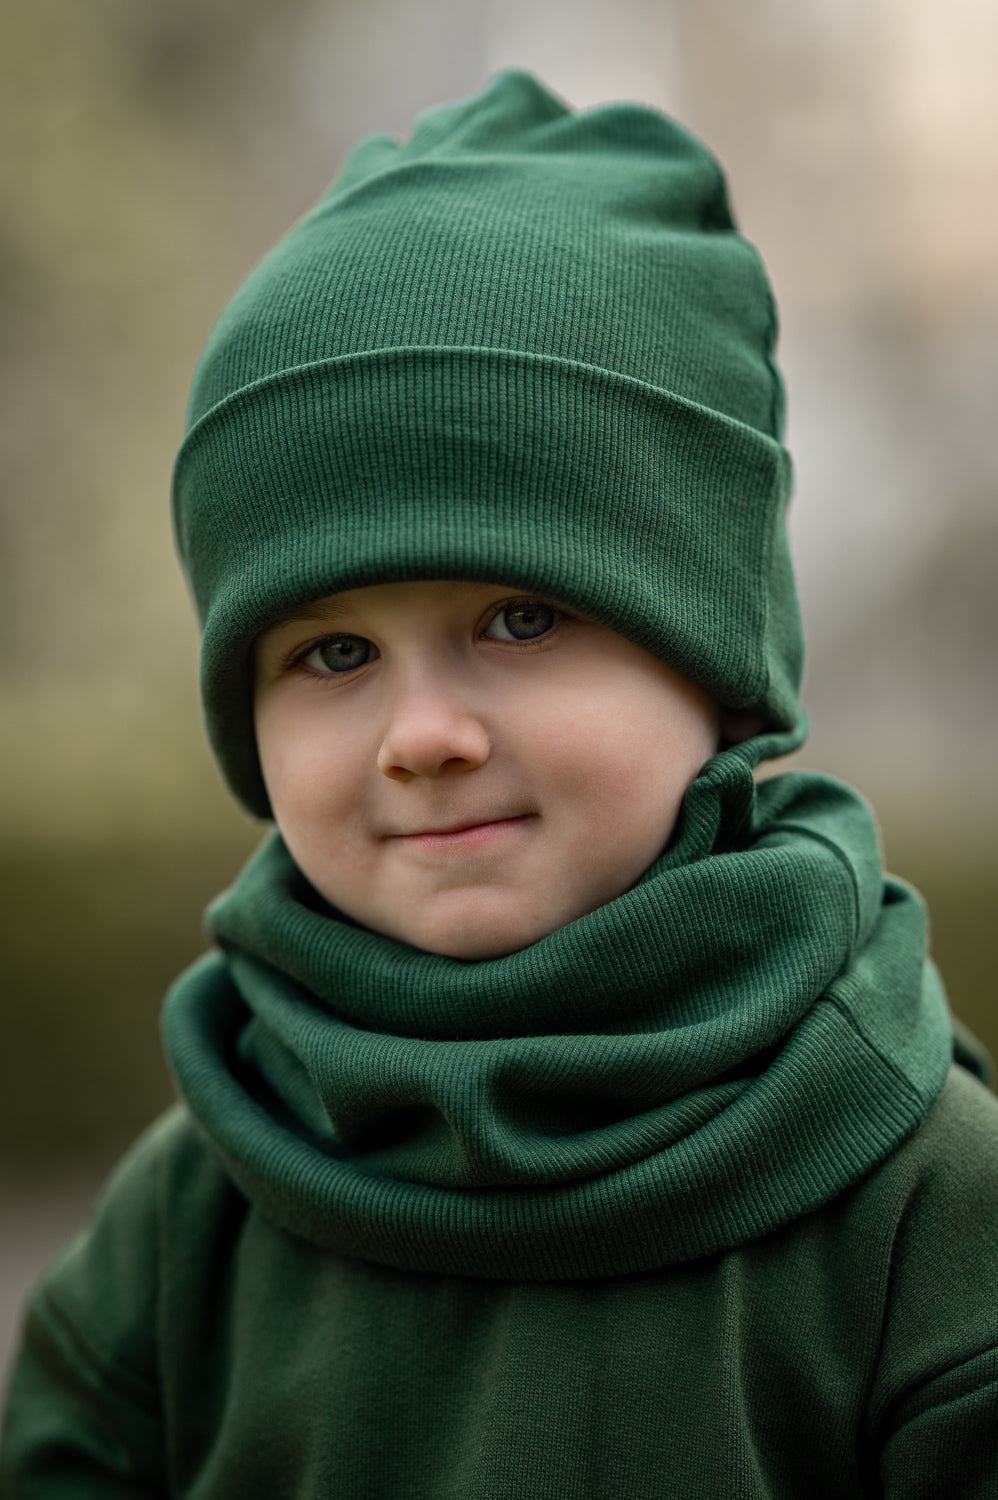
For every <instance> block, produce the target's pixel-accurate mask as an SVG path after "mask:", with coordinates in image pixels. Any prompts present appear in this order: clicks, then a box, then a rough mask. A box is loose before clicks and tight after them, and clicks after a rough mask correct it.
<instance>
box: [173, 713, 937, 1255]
mask: <svg viewBox="0 0 998 1500" xmlns="http://www.w3.org/2000/svg"><path fill="white" fill-rule="evenodd" d="M761 748H764V745H763V742H762V741H755V742H752V743H750V744H748V745H745V746H742V747H738V748H736V749H733V750H728V751H725V752H724V753H722V754H720V755H718V756H716V757H715V758H714V759H713V760H712V761H711V762H709V763H708V765H707V767H706V768H705V770H704V772H703V774H702V775H701V776H700V777H699V778H698V780H697V781H696V782H695V783H694V784H693V786H692V787H691V788H690V790H689V791H688V793H687V796H686V800H685V803H684V813H683V819H682V822H681V825H680V829H679V831H678V834H677V837H676V839H675V841H674V843H673V845H672V847H671V848H670V849H669V850H668V851H667V852H666V854H665V855H664V856H663V857H662V858H661V859H660V860H659V861H658V863H657V864H656V865H655V866H653V868H652V869H651V870H650V871H649V872H648V874H647V875H646V876H645V877H644V879H643V880H642V881H641V882H640V883H639V884H638V885H637V886H636V887H635V888H634V889H633V890H631V891H629V892H627V893H626V894H625V895H623V896H621V897H620V898H619V899H617V900H616V901H614V902H611V903H610V904H609V905H608V906H605V907H603V908H601V909H600V910H598V911H596V912H593V913H592V914H591V915H589V916H586V917H583V918H582V919H581V920H579V921H577V922H574V923H572V924H570V925H569V926H567V927H565V928H563V929H561V930H560V931H557V932H555V933H553V934H552V935H551V936H550V937H547V938H545V939H543V940H542V941H541V942H539V943H537V944H535V945H534V946H532V947H530V948H528V949H525V950H524V951H523V952H521V953H517V954H514V955H512V956H510V957H508V958H503V959H499V960H495V961H491V962H486V963H478V964H467V963H461V962H457V961H454V960H451V959H447V958H442V957H438V956H435V955H430V954H426V953H421V952H418V951H416V950H414V949H412V948H409V947H406V946H404V945H402V944H399V943H396V942H394V941H392V940H391V939H388V938H385V937H382V936H380V935H378V934H376V933H373V932H370V931H367V930H365V929H363V928H360V927H358V926H355V925H352V924H351V923H349V922H348V921H345V920H343V919H342V918H341V917H340V916H339V915H338V914H337V913H336V912H333V911H331V910H330V909H329V908H328V907H327V906H325V905H324V903H323V902H322V900H321V898H319V897H318V896H317V895H316V894H315V892H314V891H313V890H312V889H311V888H310V887H309V886H308V885H307V884H306V882H305V881H304V879H303V877H302V876H301V874H300V873H299V872H298V871H297V869H296V867H295V866H294V864H293V863H292V861H291V859H290V857H289V856H288V854H287V852H286V850H285V849H284V847H283V845H282V843H281V842H280V840H279V838H277V837H275V838H273V839H272V840H271V841H270V842H269V843H267V844H266V845H265V846H264V848H263V849H262V851H261V852H260V853H259V854H258V856H257V857H256V858H255V859H254V861H253V862H252V863H251V864H250V866H249V867H248V869H247V870H246V871H245V873H244V874H243V876H242V878H241V879H240V880H239V882H238V883H237V885H236V886H235V887H234V889H233V890H231V891H230V892H229V893H227V894H226V895H225V896H224V897H223V898H222V899H221V900H220V901H219V902H218V904H217V905H216V906H215V908H214V910H213V912H212V914H211V917H210V926H211V929H212V932H213V934H214V936H215V938H216V940H217V942H218V943H219V945H220V949H221V951H220V952H219V953H216V954H213V955H209V956H208V957H207V958H206V959H205V960H203V961H202V963H201V964H200V965H199V966H197V967H196V968H194V969H193V970H191V971H190V972H189V973H188V974H186V975H185V976H184V977H183V978H182V979H181V980H180V981H179V983H178V984H177V985H176V987H175V988H174V990H173V993H172V995H171V997H170V1000H169V1003H168V1007H167V1013H166V1021H165V1028H166V1039H167V1047H168V1050H169V1053H170V1056H171V1059H172V1062H173V1066H174V1068H175V1070H176V1073H177V1076H178V1079H179V1083H180V1087H181V1090H182V1092H183V1093H184V1094H185V1095H186V1098H187V1100H188V1102H189V1104H190V1107H191V1109H192V1111H193V1113H194V1114H195V1116H196V1117H197V1118H198V1119H199V1120H200V1122H201V1124H202V1125H203V1127H204V1129H205V1130H206V1131H207V1133H208V1134H209V1136H210V1137H212V1138H213V1140H214V1142H215V1143H216V1145H217V1147H218V1149H219V1150H220V1152H221V1154H222V1156H223V1158H224V1160H225V1162H226V1164H227V1166H228V1168H229V1170H230V1172H231V1174H232V1176H233V1178H234V1179H235V1181H236V1182H237V1184H238V1185H239V1186H240V1187H241V1188H242V1190H243V1191H244V1192H245V1193H246V1194H247V1195H248V1197H249V1198H250V1199H251V1200H253V1201H254V1202H255V1203H256V1204H257V1205H258V1207H259V1208H260V1210H261V1211H262V1212H263V1213H264V1214H265V1215H266V1216H267V1217H268V1218H270V1219H272V1220H274V1221H276V1222H277V1223H278V1224H280V1225H282V1226H284V1227H285V1228H287V1229H288V1230H290V1231H291V1232H293V1233H295V1234H297V1235H301V1236H303V1237H304V1238H305V1239H307V1240H310V1241H313V1242H315V1243H318V1244H320V1245H323V1246H327V1247H329V1248H331V1249H333V1250H336V1251H338V1252H340V1253H343V1254H346V1255H351V1256H358V1257H362V1258H364V1259H368V1260H372V1261H375V1262H378V1263H380V1264H383V1265H387V1266H393V1267H398V1268H402V1269H406V1270H413V1271H423V1272H441V1273H449V1274H455V1275H464V1276H484V1277H499V1278H506V1279H530V1280H561V1279H575V1278H582V1277H597V1276H611V1275H621V1274H626V1273H629V1272H640V1271H648V1270H653V1269H656V1268H660V1267H664V1266H667V1265H669V1264H672V1263H675V1262H680V1261H685V1260H689V1259H692V1258H695V1257H698V1256H703V1255H708V1254H711V1253H714V1252H717V1251H720V1250H723V1249H726V1248H730V1247H734V1246H737V1245H739V1244H742V1243H744V1242H746V1241H750V1240H755V1239H758V1238H760V1237H761V1236H763V1235H765V1234H767V1233H769V1232H770V1231H772V1230H774V1229H776V1228H777V1227H779V1226H780V1225H782V1224H785V1223H787V1222H789V1221H791V1220H792V1219H795V1218H797V1217H799V1216H800V1215H802V1214H805V1213H807V1212H808V1211H809V1210H811V1209H814V1208H817V1207H819V1206H820V1205H822V1204H824V1203H827V1202H828V1201H829V1200H831V1199H832V1198H833V1197H835V1196H836V1195H837V1194H838V1193H840V1192H841V1191H842V1190H843V1189H844V1188H846V1187H847V1186H849V1185H850V1184H851V1183H853V1182H855V1181H857V1180H858V1179H859V1178H860V1177H862V1176H863V1175H864V1174H865V1173H866V1172H868V1171H869V1170H870V1169H871V1168H872V1167H874V1166H875V1165H876V1164H877V1163H878V1162H879V1161H881V1160H882V1159H883V1158H884V1157H885V1156H886V1155H887V1154H888V1152H890V1151H891V1150H892V1148H893V1147H894V1146H896V1145H897V1144H898V1143H899V1142H900V1141H901V1140H903V1139H904V1138H905V1137H906V1136H907V1135H909V1134H910V1133H911V1132H912V1131H913V1130H914V1129H915V1127H916V1126H917V1125H918V1123H919V1122H920V1121H921V1119H922V1118H923V1117H924V1115H925V1113H926V1111H927V1110H928V1108H929V1106H930V1105H931V1103H932V1102H933V1101H934V1099H935V1098H936V1097H937V1095H938V1094H939V1092H940V1090H941V1088H942V1085H943V1082H944V1079H945V1076H946V1072H947V1069H948V1066H949V1062H950V1057H951V1045H952V1044H951V1037H950V1030H949V1022H948V1017H947V1011H946V1004H945V1000H944V997H943V994H942V990H941V987H940V984H939V981H938V979H937V977H936V975H935V971H934V970H933V968H932V967H931V965H930V964H928V963H927V961H926V958H925V930H924V918H923V912H922V908H921V904H920V902H919V900H918V897H917V896H916V895H915V894H914V893H913V892H912V891H910V890H908V889H907V888H906V887H904V886H901V885H899V884H896V883H895V882H892V881H890V880H887V881H885V880H884V878H883V876H882V872H881V865H880V857H879V853H878V848H877V840H876V834H875V830H874V827H873V824H872V821H871V818H870V815H869V813H868V811H867V810H866V808H865V806H864V804H863V803H862V802H861V801H860V800H859V798H857V797H856V796H855V794H854V793H852V792H850V791H849V790H848V789H847V788H845V787H843V786H841V785H839V784H838V783H836V782H833V781H830V780H828V779H826V778H823V777H819V776H813V775H801V774H794V775H786V776H782V777H779V778H777V779H775V780H772V781H769V782H767V783H764V784H763V785H762V786H760V787H759V788H758V789H756V788H755V786H754V784H753V780H752V766H753V763H754V762H755V761H756V760H757V758H758V755H759V753H760V749H761Z"/></svg>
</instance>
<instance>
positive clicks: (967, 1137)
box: [888, 1065, 998, 1212]
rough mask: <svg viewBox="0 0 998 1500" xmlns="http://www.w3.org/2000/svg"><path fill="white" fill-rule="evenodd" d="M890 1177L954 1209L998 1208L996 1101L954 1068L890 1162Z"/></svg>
mask: <svg viewBox="0 0 998 1500" xmlns="http://www.w3.org/2000/svg"><path fill="white" fill-rule="evenodd" d="M888 1171H892V1172H895V1173H899V1174H901V1175H902V1176H903V1177H905V1178H908V1179H910V1181H911V1186H912V1187H913V1188H915V1189H916V1190H920V1191H921V1192H922V1193H927V1194H929V1195H930V1196H931V1197H933V1198H936V1199H938V1200H939V1204H940V1207H941V1206H942V1205H943V1204H948V1205H949V1206H950V1207H952V1206H953V1204H954V1202H956V1201H958V1200H960V1199H967V1200H968V1205H967V1206H968V1208H971V1209H976V1210H980V1211H981V1212H987V1211H989V1210H990V1211H994V1210H995V1209H996V1208H998V1098H996V1097H995V1095H994V1094H993V1093H991V1091H990V1090H989V1089H988V1088H986V1087H985V1085H984V1084H983V1083H981V1082H980V1081H979V1080H978V1079H977V1078H975V1077H973V1076H972V1075H971V1074H970V1073H968V1072H967V1071H966V1070H965V1069H964V1068H962V1067H959V1066H956V1065H954V1067H952V1068H951V1069H950V1073H949V1077H948V1078H947V1080H946V1086H945V1088H944V1089H943V1092H942V1094H941V1095H940V1096H939V1098H938V1099H937V1100H936V1103H935V1104H934V1105H933V1106H932V1108H931V1109H930V1110H929V1113H928V1114H927V1115H926V1117H925V1119H924V1120H923V1122H922V1124H921V1125H920V1126H919V1128H918V1130H916V1131H915V1133H914V1135H912V1136H911V1137H910V1138H909V1139H908V1140H907V1141H906V1142H905V1143H904V1144H903V1145H902V1146H900V1147H899V1148H898V1150H897V1152H895V1153H894V1157H893V1158H892V1159H890V1162H889V1166H888Z"/></svg>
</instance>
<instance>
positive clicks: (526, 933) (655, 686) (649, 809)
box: [255, 582, 719, 959]
mask: <svg viewBox="0 0 998 1500" xmlns="http://www.w3.org/2000/svg"><path fill="white" fill-rule="evenodd" d="M255 661H256V729H257V737H258V741H259V750H260V758H261V763H262V766H263V774H264V780H265V781H266V784H267V790H268V792H269V794H270V801H271V806H272V808H273V811H274V816H275V818H276V820H277V825H278V827H279V828H280V830H281V833H282V834H283V836H284V839H285V842H286V844H287V846H288V848H289V849H290V851H291V853H292V855H293V856H294V858H295V860H296V862H297V863H298V865H299V867H300V868H301V869H302V870H303V871H304V873H305V875H306V876H307V877H308V879H309V880H310V881H311V882H312V884H313V885H314V886H315V888H316V889H317V890H318V891H319V892H320V893H321V894H322V895H323V896H325V897H326V899H327V900H328V901H330V902H332V904H333V905H334V906H337V907H339V908H340V910H341V911H344V912H346V913H347V914H348V915H349V916H351V917H353V918H355V919H356V920H357V921H359V922H362V923H364V924H365V925H366V926H368V927H371V928H374V929H375V931H377V932H382V933H386V934H387V935H388V936H390V937H394V938H398V939H399V940H401V941H402V942H405V943H410V944H412V945H413V946H414V947H416V948H423V949H425V950H427V951H428V952H430V953H441V954H447V955H449V956H451V957H452V958H461V959H485V958H497V957H499V956H501V955H503V954H507V953H512V952H515V951H516V950H517V949H520V948H525V947H527V945H528V944H530V943H533V942H536V941H537V940H538V939H539V938H542V937H545V936H546V935H547V934H548V933H550V932H554V931H555V929H556V928H559V927H563V926H564V925H565V924H566V923H567V922H571V921H573V920H574V919H575V918H576V917H581V916H582V915H584V914H585V913H586V912H590V911H593V910H594V909H595V908H596V907H598V906H602V905H603V904H604V903H605V902H607V901H611V900H613V898H614V897H616V896H619V895H621V894H622V893H623V892H624V891H626V890H628V889H629V888H630V887H631V886H632V885H634V884H635V882H636V881H637V880H638V879H639V878H640V876H641V875H642V874H643V873H644V871H645V870H646V869H647V868H648V867H649V865H651V864H652V863H653V862H654V861H655V859H656V858H657V857H658V855H659V854H660V853H661V852H662V849H663V848H664V846H665V844H666V843H667V842H668V839H669V837H670V835H671V833H672V830H673V827H674V825H675V821H676V815H677V812H678V810H679V804H680V802H681V800H682V796H683V793H684V791H685V790H686V787H687V786H688V785H689V783H690V782H691V781H692V780H693V778H694V777H695V776H696V774H697V772H698V770H699V769H700V767H701V765H702V764H703V762H704V761H705V760H706V759H707V758H708V757H709V756H710V755H712V754H713V752H714V750H715V749H716V748H717V742H718V733H719V730H718V710H717V708H716V706H715V704H714V703H713V701H712V700H711V699H710V697H709V696H708V695H707V694H706V693H705V692H704V691H703V690H702V689H701V688H699V687H696V686H694V685H693V684H692V683H690V682H688V681H687V680H686V679H685V678H684V677H681V676H680V675H679V674H678V673H677V672H675V671H673V670H672V668H671V667H668V666H666V665H665V663H664V662H661V661H659V660H658V658H657V657H654V656H652V655H650V654H649V653H648V652H647V651H644V650H642V649H641V647H640V646H635V645H633V644H632V643H631V642H630V641H628V640H625V639H624V637H623V636H619V635H617V634H616V633H615V632H614V631H612V630H608V629H606V628H605V627H604V626H601V625H595V624H593V623H592V622H591V621H589V620H585V619H581V618H579V617H578V616H576V615H573V614H570V613H568V612H567V611H564V610H559V609H557V608H555V607H553V606H552V605H549V604H547V603H544V602H543V601H541V600H538V599H536V598H528V597H525V596H524V595H522V594H520V593H518V592H517V591H516V590H515V589H511V588H509V587H508V586H506V585H503V584H478V583H452V582H428V583H423V582H420V583H390V584H379V585H377V586H375V587H372V588H362V589H355V590H352V591H351V592H348V593H342V594H335V595H333V596H331V597H330V598H328V599H325V600H321V601H320V602H319V603H317V604H314V605H309V606H307V607H306V608H305V609H304V610H303V611H300V612H296V614H295V617H294V618H292V619H288V620H285V621H282V622H281V623H280V624H277V625H275V626H273V627H272V628H271V629H270V630H268V631H267V632H266V633H265V634H264V635H263V636H261V637H260V639H259V641H258V642H257V645H256V654H255Z"/></svg>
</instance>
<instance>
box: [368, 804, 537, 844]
mask: <svg viewBox="0 0 998 1500" xmlns="http://www.w3.org/2000/svg"><path fill="white" fill-rule="evenodd" d="M535 816H536V814H535V813H520V814H519V815H517V816H516V817H513V818H486V819H484V820H482V821H474V822H467V821H465V822H461V823H453V824H450V825H445V826H443V827H441V828H423V829H420V830H418V831H417V832H414V833H396V834H391V835H389V837H391V838H393V839H396V840H397V841H398V842H399V843H402V844H408V845H410V846H413V847H418V848H420V849H457V848H466V847H469V846H471V845H474V844H488V843H492V842H493V841H494V840H497V839H501V838H503V837H505V836H506V835H509V834H512V833H514V832H516V831H517V830H518V829H519V828H521V827H522V826H523V825H524V824H525V823H528V822H530V821H531V820H532V819H533V818H534V817H535Z"/></svg>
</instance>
